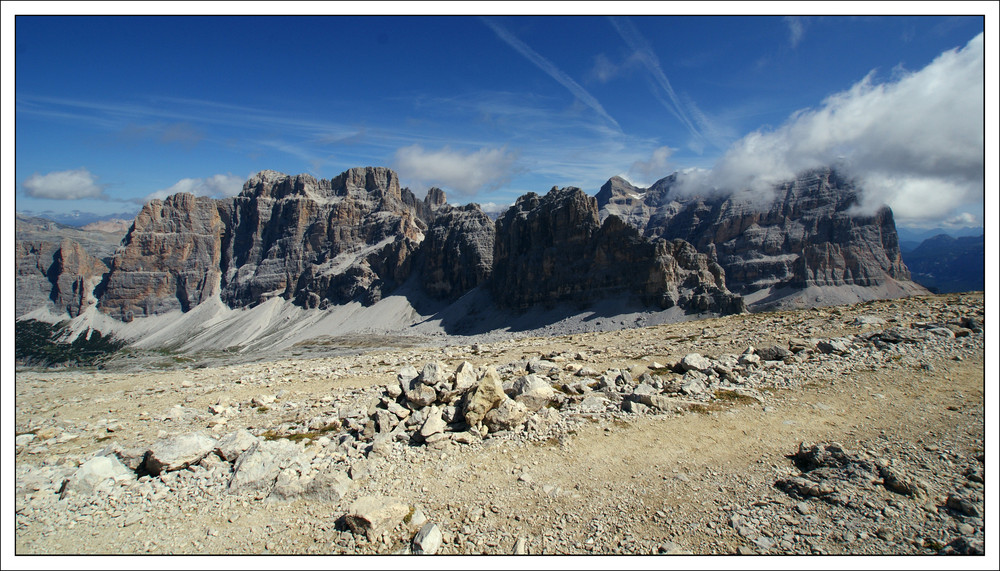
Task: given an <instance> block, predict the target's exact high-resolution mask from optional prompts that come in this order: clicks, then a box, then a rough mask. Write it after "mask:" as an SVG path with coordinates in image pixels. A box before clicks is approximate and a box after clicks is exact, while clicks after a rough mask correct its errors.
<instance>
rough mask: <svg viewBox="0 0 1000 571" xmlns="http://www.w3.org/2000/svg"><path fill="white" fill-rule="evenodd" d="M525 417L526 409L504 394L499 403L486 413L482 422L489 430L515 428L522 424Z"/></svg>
mask: <svg viewBox="0 0 1000 571" xmlns="http://www.w3.org/2000/svg"><path fill="white" fill-rule="evenodd" d="M527 418H528V409H527V408H526V407H525V406H524V405H523V404H521V403H519V402H517V401H516V400H513V399H511V398H507V397H506V396H505V397H504V399H503V400H502V401H500V404H498V405H497V406H496V407H494V408H492V409H490V411H489V412H487V413H486V416H485V417H484V418H483V424H485V425H486V428H488V429H490V432H500V431H502V430H515V429H517V428H519V427H520V426H521V425H522V424H524V421H525V420H527Z"/></svg>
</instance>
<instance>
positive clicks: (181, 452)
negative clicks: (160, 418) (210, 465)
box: [145, 432, 217, 476]
mask: <svg viewBox="0 0 1000 571" xmlns="http://www.w3.org/2000/svg"><path fill="white" fill-rule="evenodd" d="M216 444H217V442H216V440H215V439H214V438H211V437H209V436H206V435H204V434H202V433H200V432H190V433H187V434H181V435H179V436H172V437H168V438H164V439H162V440H157V441H156V442H154V443H153V444H152V445H151V446H150V447H149V451H148V453H147V454H146V463H145V466H146V471H147V472H149V473H150V474H152V475H154V476H155V475H157V474H159V473H160V472H172V471H174V470H182V469H184V468H187V467H188V466H191V465H193V464H197V463H198V462H201V460H202V458H204V457H205V456H208V454H209V453H210V452H212V451H213V450H215V446H216Z"/></svg>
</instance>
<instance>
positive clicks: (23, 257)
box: [14, 214, 123, 317]
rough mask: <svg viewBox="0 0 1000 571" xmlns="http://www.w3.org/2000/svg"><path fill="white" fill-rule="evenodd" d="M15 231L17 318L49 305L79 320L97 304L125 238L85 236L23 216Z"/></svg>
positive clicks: (100, 234)
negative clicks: (100, 287) (98, 289)
mask: <svg viewBox="0 0 1000 571" xmlns="http://www.w3.org/2000/svg"><path fill="white" fill-rule="evenodd" d="M15 228H16V243H15V248H14V257H15V259H16V261H17V274H16V295H15V313H16V315H17V317H20V316H22V315H24V314H25V313H28V312H30V311H32V310H34V309H37V308H39V307H45V306H48V307H50V308H51V309H52V310H54V311H56V312H65V313H67V314H68V315H69V316H70V317H75V316H77V315H79V314H80V313H81V312H82V311H84V310H85V309H86V308H87V307H89V306H91V305H93V304H94V303H96V301H97V299H96V298H95V297H94V294H93V292H94V290H95V288H96V287H97V286H98V284H99V283H100V282H101V279H102V278H103V277H104V274H105V273H106V272H107V271H108V266H107V263H108V262H110V261H111V257H112V256H113V254H114V252H115V248H116V247H117V246H118V244H119V243H120V242H121V238H122V235H123V234H115V233H108V232H101V231H99V230H92V231H86V232H85V231H83V230H81V229H78V228H74V227H72V226H66V225H64V224H58V223H56V222H52V221H50V220H45V219H42V218H28V217H24V216H22V215H20V214H18V215H17V216H16V219H15Z"/></svg>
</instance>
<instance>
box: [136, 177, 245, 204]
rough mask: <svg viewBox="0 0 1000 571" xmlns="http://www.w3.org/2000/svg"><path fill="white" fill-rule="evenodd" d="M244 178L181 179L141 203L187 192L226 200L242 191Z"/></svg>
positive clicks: (151, 194)
mask: <svg viewBox="0 0 1000 571" xmlns="http://www.w3.org/2000/svg"><path fill="white" fill-rule="evenodd" d="M244 182H246V177H240V176H236V175H232V174H228V173H227V174H216V175H212V176H210V177H205V178H182V179H181V180H179V181H177V182H176V183H174V184H173V185H171V186H169V187H167V188H164V189H161V190H157V191H156V192H153V193H150V194H149V195H147V196H146V197H145V198H144V199H142V202H143V203H146V202H149V201H150V200H153V199H154V198H158V199H160V200H163V199H164V198H166V197H168V196H171V195H174V194H177V193H178V192H188V193H191V194H193V195H195V196H211V197H212V198H227V197H230V196H236V195H237V194H239V193H240V191H241V190H243V183H244Z"/></svg>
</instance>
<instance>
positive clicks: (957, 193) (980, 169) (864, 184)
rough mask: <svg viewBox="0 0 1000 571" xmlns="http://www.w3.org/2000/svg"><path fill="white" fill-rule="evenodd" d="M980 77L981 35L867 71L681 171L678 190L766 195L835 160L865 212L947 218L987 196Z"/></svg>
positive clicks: (905, 218) (908, 219)
mask: <svg viewBox="0 0 1000 571" xmlns="http://www.w3.org/2000/svg"><path fill="white" fill-rule="evenodd" d="M983 77H984V62H983V35H982V34H980V35H978V36H976V37H975V38H973V39H972V40H971V41H970V42H969V43H968V44H967V45H966V46H965V47H963V48H961V49H954V50H949V51H947V52H944V53H942V54H941V55H940V56H938V57H937V58H936V59H935V60H934V61H933V62H931V63H930V64H928V65H927V66H926V67H925V68H923V69H921V70H919V71H916V72H911V73H905V72H904V73H901V74H900V75H899V76H898V77H896V78H894V79H893V80H892V81H890V82H887V83H881V84H878V83H875V81H874V80H873V74H869V75H868V76H867V77H865V78H864V79H863V80H862V81H860V82H858V83H857V84H855V85H854V86H853V87H851V88H850V89H848V90H847V91H843V92H841V93H837V94H834V95H832V96H830V97H828V98H827V99H826V100H825V101H823V104H822V105H821V106H820V107H819V108H818V109H806V110H802V111H799V112H796V113H795V114H793V115H792V116H791V117H790V118H789V119H788V121H786V122H785V123H784V124H783V125H781V126H780V127H779V128H778V129H776V130H774V131H755V132H753V133H750V134H749V135H747V136H745V137H744V138H743V139H741V140H739V141H737V142H736V143H735V144H734V145H733V146H732V147H730V148H729V150H728V151H727V152H726V153H725V154H724V155H723V156H722V158H721V159H720V160H719V161H718V162H717V163H716V165H715V166H714V167H713V168H712V170H711V171H697V172H693V173H690V174H688V175H687V176H684V177H682V178H683V182H682V186H681V189H680V190H681V191H682V192H689V193H710V192H712V191H713V189H714V190H715V191H723V190H725V191H732V190H733V189H737V190H746V191H750V192H755V193H767V192H768V191H769V190H770V188H771V187H772V185H773V184H775V183H777V182H780V181H783V180H788V179H790V178H792V177H794V176H795V175H796V174H798V173H800V172H802V171H804V170H806V169H810V168H815V167H821V166H836V167H838V168H840V169H842V170H843V171H844V172H845V173H846V174H848V175H850V176H852V177H854V178H856V179H857V180H858V182H859V183H860V187H861V188H862V189H863V191H862V208H863V209H864V210H865V211H869V212H870V211H873V210H875V209H877V208H879V207H880V206H882V205H883V204H887V205H889V206H890V207H891V208H892V210H893V212H894V214H895V215H896V218H897V221H901V222H903V223H919V222H920V221H923V220H929V219H940V220H943V219H946V218H949V217H951V216H954V215H956V214H957V213H958V210H959V209H966V210H967V205H968V204H969V203H970V202H974V201H980V202H981V201H982V198H983V186H984V178H983V177H984V163H983V156H984V122H983V118H984V112H985V107H984V96H983Z"/></svg>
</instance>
